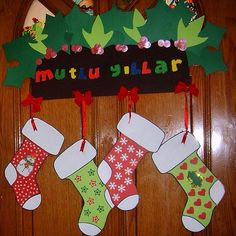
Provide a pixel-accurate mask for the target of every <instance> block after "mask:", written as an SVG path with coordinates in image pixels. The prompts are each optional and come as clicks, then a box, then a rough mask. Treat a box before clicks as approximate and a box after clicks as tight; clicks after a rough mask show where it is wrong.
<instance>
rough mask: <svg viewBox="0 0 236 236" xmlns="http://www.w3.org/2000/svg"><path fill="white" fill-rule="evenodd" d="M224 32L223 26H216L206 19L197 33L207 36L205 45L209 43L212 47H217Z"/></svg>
mask: <svg viewBox="0 0 236 236" xmlns="http://www.w3.org/2000/svg"><path fill="white" fill-rule="evenodd" d="M224 33H225V29H224V28H221V27H218V26H216V25H214V24H211V23H210V22H208V21H207V22H206V24H205V25H204V28H203V29H202V31H201V32H200V34H199V35H200V36H201V37H208V40H207V42H206V44H205V45H211V46H212V47H214V48H219V45H220V42H221V39H222V38H223V36H224Z"/></svg>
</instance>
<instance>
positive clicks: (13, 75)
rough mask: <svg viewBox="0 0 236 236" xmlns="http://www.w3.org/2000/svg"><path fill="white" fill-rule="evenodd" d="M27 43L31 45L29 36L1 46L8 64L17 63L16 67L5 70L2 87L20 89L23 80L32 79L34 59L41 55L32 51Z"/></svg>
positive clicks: (34, 66)
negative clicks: (13, 61) (14, 61)
mask: <svg viewBox="0 0 236 236" xmlns="http://www.w3.org/2000/svg"><path fill="white" fill-rule="evenodd" d="M29 43H32V39H31V38H30V37H29V36H23V37H21V38H18V39H15V40H13V41H12V42H10V43H7V44H5V45H4V46H3V48H4V50H5V55H6V58H7V60H8V62H9V61H12V60H16V61H18V62H19V65H17V66H16V67H9V68H8V69H7V75H6V78H5V80H4V85H9V86H16V87H21V84H22V82H23V80H24V79H26V78H34V76H35V71H36V63H35V62H36V59H38V58H41V57H42V54H40V53H39V52H37V51H35V50H32V48H31V47H30V45H29Z"/></svg>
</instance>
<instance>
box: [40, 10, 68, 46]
mask: <svg viewBox="0 0 236 236" xmlns="http://www.w3.org/2000/svg"><path fill="white" fill-rule="evenodd" d="M66 32H67V27H66V23H65V20H64V17H63V15H62V14H61V13H57V14H56V16H55V17H54V16H49V15H47V17H46V23H45V27H44V29H43V33H44V34H47V35H48V37H47V38H46V39H45V40H44V44H45V45H46V47H47V48H53V50H55V51H60V50H61V46H62V45H63V44H69V42H66V39H65V33H66Z"/></svg>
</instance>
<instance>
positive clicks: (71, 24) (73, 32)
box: [64, 6, 95, 47]
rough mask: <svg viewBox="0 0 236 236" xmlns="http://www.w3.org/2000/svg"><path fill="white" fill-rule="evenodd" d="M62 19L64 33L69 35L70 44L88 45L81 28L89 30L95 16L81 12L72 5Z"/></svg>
mask: <svg viewBox="0 0 236 236" xmlns="http://www.w3.org/2000/svg"><path fill="white" fill-rule="evenodd" d="M64 19H65V23H66V27H67V33H66V35H70V38H71V41H70V42H71V45H73V44H80V45H82V46H84V47H89V45H88V43H87V42H86V40H85V38H84V36H83V33H82V29H85V30H87V31H88V30H91V28H92V25H93V22H94V19H95V17H94V16H91V15H89V14H87V13H84V12H82V11H81V10H80V9H79V8H78V7H77V6H74V7H73V8H72V9H71V11H70V12H69V13H68V14H67V15H66V16H65V18H64ZM66 37H67V36H66Z"/></svg>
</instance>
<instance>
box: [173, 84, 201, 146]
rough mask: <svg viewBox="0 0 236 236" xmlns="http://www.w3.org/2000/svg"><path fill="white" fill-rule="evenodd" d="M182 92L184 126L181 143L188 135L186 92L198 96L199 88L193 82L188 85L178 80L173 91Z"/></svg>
mask: <svg viewBox="0 0 236 236" xmlns="http://www.w3.org/2000/svg"><path fill="white" fill-rule="evenodd" d="M181 92H184V98H185V100H184V127H185V133H184V136H183V138H182V143H185V142H186V139H187V135H188V117H189V115H188V97H187V94H188V93H190V94H192V95H194V96H198V94H199V90H198V88H197V87H196V86H195V84H191V85H190V86H187V85H186V84H185V83H184V82H179V83H178V84H177V86H176V88H175V93H181Z"/></svg>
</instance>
